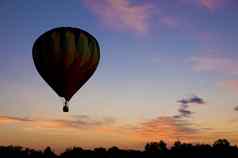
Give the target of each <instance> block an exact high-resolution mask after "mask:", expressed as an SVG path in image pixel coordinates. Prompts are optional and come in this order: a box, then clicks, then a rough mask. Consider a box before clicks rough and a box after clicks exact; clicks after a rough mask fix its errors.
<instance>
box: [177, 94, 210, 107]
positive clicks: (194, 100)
mask: <svg viewBox="0 0 238 158" xmlns="http://www.w3.org/2000/svg"><path fill="white" fill-rule="evenodd" d="M177 102H178V103H181V104H182V105H187V104H190V103H194V104H205V101H204V100H203V99H202V98H201V97H198V96H196V95H193V96H191V97H189V98H186V99H181V100H178V101H177Z"/></svg>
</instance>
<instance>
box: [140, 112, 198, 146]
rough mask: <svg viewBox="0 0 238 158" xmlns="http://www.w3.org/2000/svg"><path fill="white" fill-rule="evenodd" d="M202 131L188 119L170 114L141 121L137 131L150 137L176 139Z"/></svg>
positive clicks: (142, 135)
mask: <svg viewBox="0 0 238 158" xmlns="http://www.w3.org/2000/svg"><path fill="white" fill-rule="evenodd" d="M199 132H200V129H198V128H195V127H193V124H191V123H190V122H189V121H187V120H183V119H176V118H174V117H170V116H161V117H157V118H155V119H151V120H148V121H145V122H143V123H141V124H140V125H139V126H138V127H137V128H136V133H137V134H139V135H140V136H141V137H145V138H149V139H158V140H161V139H164V140H168V141H169V140H176V139H178V138H181V137H183V138H188V137H191V136H193V135H195V134H197V133H199Z"/></svg>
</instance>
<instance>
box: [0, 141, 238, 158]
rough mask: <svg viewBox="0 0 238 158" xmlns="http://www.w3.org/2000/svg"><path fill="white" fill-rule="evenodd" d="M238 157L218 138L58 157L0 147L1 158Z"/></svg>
mask: <svg viewBox="0 0 238 158" xmlns="http://www.w3.org/2000/svg"><path fill="white" fill-rule="evenodd" d="M15 157H16V158H238V148H237V146H232V145H231V144H230V142H229V141H228V140H226V139H218V140H216V141H215V142H214V143H213V145H209V144H190V143H182V142H180V141H176V142H175V143H174V145H173V146H172V147H171V148H170V149H168V148H167V145H166V143H165V142H164V141H159V142H151V143H147V144H146V145H145V150H144V151H139V150H122V149H119V148H118V147H116V146H114V147H111V148H109V149H108V150H106V149H105V148H102V147H100V148H95V149H94V150H85V149H82V148H80V147H73V148H68V149H66V150H65V151H64V152H63V153H62V154H61V155H59V156H57V155H56V154H55V153H54V152H53V151H52V149H51V148H50V147H47V148H46V149H45V150H44V151H43V152H42V151H38V150H34V149H29V148H23V147H20V146H0V158H15Z"/></svg>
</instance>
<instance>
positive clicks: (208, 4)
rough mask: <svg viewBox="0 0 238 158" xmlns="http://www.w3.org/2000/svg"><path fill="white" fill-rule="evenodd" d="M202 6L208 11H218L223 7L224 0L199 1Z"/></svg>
mask: <svg viewBox="0 0 238 158" xmlns="http://www.w3.org/2000/svg"><path fill="white" fill-rule="evenodd" d="M200 2H201V4H202V6H203V7H204V8H206V9H208V10H210V11H214V10H215V9H219V8H220V7H222V6H223V5H224V0H200Z"/></svg>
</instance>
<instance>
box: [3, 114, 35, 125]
mask: <svg viewBox="0 0 238 158" xmlns="http://www.w3.org/2000/svg"><path fill="white" fill-rule="evenodd" d="M21 122H32V120H31V119H28V118H21V117H11V116H0V125H1V124H12V123H21Z"/></svg>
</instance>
